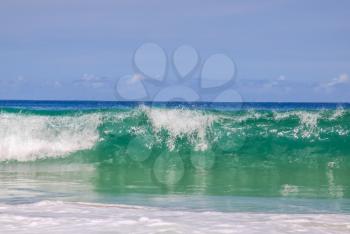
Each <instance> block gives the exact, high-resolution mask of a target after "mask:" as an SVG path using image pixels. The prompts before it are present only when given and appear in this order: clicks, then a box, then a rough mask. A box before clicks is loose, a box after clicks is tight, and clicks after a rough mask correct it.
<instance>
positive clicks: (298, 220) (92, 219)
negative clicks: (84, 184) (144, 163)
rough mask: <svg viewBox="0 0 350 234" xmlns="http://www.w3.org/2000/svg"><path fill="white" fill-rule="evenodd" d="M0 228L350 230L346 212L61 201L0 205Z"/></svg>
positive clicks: (4, 230) (38, 230)
mask: <svg viewBox="0 0 350 234" xmlns="http://www.w3.org/2000/svg"><path fill="white" fill-rule="evenodd" d="M0 232H1V233H23V232H25V233H74V232H75V233H82V232H84V233H315V234H316V233H317V234H319V233H349V232H350V215H349V214H279V213H272V214H270V213H253V212H251V213H249V212H238V213H229V212H214V211H203V212H200V211H191V210H173V209H171V210H169V209H164V208H154V207H153V208H150V207H143V206H129V205H118V204H115V205H106V204H99V203H79V202H62V201H41V202H37V203H31V204H20V205H7V204H0Z"/></svg>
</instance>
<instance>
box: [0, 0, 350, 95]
mask: <svg viewBox="0 0 350 234" xmlns="http://www.w3.org/2000/svg"><path fill="white" fill-rule="evenodd" d="M349 22H350V1H345V0H338V1H330V0H329V1H324V0H319V1H287V0H286V1H284V0H266V1H227V0H223V1H206V0H204V1H183V0H179V1H161V0H153V1H152V0H151V1H134V0H129V1H118V0H113V1H112V0H100V1H97V0H90V1H82V0H75V1H71V0H70V1H68V0H60V1H55V0H52V1H47V0H27V1H20V0H4V1H1V2H0V99H48V100H52V99H60V100H62V99H64V100H118V99H119V98H120V96H118V95H117V97H116V95H115V92H116V89H115V85H116V83H117V82H118V80H119V79H120V78H121V77H124V76H126V75H130V77H131V78H132V77H133V75H135V74H136V75H138V73H139V72H140V71H139V69H138V67H137V66H136V67H135V61H134V59H133V58H134V53H135V51H136V49H137V48H139V47H140V46H142V44H143V43H147V42H152V43H156V44H157V45H159V46H160V47H161V48H163V50H164V51H165V53H166V56H167V59H168V63H167V64H171V58H172V55H173V53H174V51H175V49H176V48H178V47H179V46H181V45H184V44H185V45H190V46H192V47H193V48H195V49H196V51H197V52H198V55H199V59H200V62H199V63H198V64H199V65H198V66H197V68H198V69H197V70H198V71H197V70H196V71H193V73H191V74H190V76H191V77H189V78H188V79H187V80H188V81H186V82H184V83H183V84H184V85H185V86H189V88H193V89H194V90H195V92H196V93H197V94H198V95H199V96H205V95H206V94H207V91H206V90H202V89H198V88H196V87H192V86H193V85H194V84H195V82H194V81H195V80H198V79H201V72H200V68H201V67H202V65H203V64H204V62H205V59H207V58H208V57H209V56H210V55H212V54H216V53H224V54H226V55H228V56H229V57H230V58H232V59H233V60H234V62H235V65H236V70H235V71H236V74H235V82H234V83H230V84H229V85H226V86H225V87H222V88H219V89H216V90H214V91H213V92H214V93H215V92H216V93H217V94H220V93H221V92H224V91H225V89H227V88H230V89H234V90H236V91H237V92H238V93H239V94H240V95H241V96H242V99H243V100H244V101H278V102H280V101H326V102H342V101H343V102H350V77H349V76H350V24H349ZM145 56H147V54H145ZM149 56H150V58H152V55H151V54H150V55H149ZM185 60H186V59H184V61H185ZM175 70H176V69H175ZM165 76H166V77H170V78H169V79H170V80H172V81H167V82H163V83H161V84H158V86H159V87H158V89H157V90H158V91H159V90H162V89H166V88H167V87H168V86H169V85H171V84H175V83H176V81H175V78H176V76H177V73H176V71H174V69H173V68H172V67H171V66H168V67H167V69H166V74H165ZM190 78H193V80H192V81H190ZM142 80H143V79H142ZM147 88H148V87H147ZM139 89H140V86H138V87H130V90H129V88H128V87H127V86H125V90H124V91H125V93H128V97H131V98H132V97H133V93H135V96H134V97H138V95H139V94H140V92H141V93H142V90H139ZM149 89H151V88H149ZM174 92H175V91H174ZM213 95H214V94H213ZM215 95H216V94H215ZM215 95H214V96H215ZM124 96H125V95H124ZM151 98H152V97H151Z"/></svg>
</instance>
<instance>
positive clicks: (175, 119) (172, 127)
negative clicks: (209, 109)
mask: <svg viewBox="0 0 350 234" xmlns="http://www.w3.org/2000/svg"><path fill="white" fill-rule="evenodd" d="M143 110H144V111H145V113H146V114H147V116H148V118H149V119H150V121H151V124H152V126H153V128H154V131H155V132H156V133H157V132H160V131H161V130H162V129H165V130H167V131H168V133H169V135H170V138H169V140H168V143H167V144H168V147H169V149H170V150H173V149H174V147H175V140H176V138H177V137H183V136H189V137H191V140H193V141H195V142H194V143H195V144H196V149H198V150H206V149H207V148H208V143H207V139H206V130H207V128H208V127H210V126H211V125H212V123H213V122H214V121H215V120H216V119H217V117H215V116H214V115H211V114H205V113H203V112H200V111H194V110H185V109H158V108H147V107H143Z"/></svg>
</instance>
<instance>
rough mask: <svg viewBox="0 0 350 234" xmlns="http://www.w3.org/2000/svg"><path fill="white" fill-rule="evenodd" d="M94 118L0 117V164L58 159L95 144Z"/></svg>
mask: <svg viewBox="0 0 350 234" xmlns="http://www.w3.org/2000/svg"><path fill="white" fill-rule="evenodd" d="M100 122H101V119H100V116H99V115H98V114H86V115H80V116H39V115H24V114H12V113H1V114H0V161H3V160H18V161H30V160H36V159H40V158H45V157H60V156H64V155H66V154H68V153H72V152H74V151H77V150H84V149H89V148H91V147H93V146H94V145H95V143H96V142H97V141H98V140H99V134H98V131H97V127H98V125H99V124H100Z"/></svg>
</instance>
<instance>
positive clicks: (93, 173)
mask: <svg viewBox="0 0 350 234" xmlns="http://www.w3.org/2000/svg"><path fill="white" fill-rule="evenodd" d="M0 106H1V112H0V179H1V190H0V191H1V193H0V203H1V204H3V209H7V208H6V207H7V206H10V207H12V206H15V207H16V209H19V210H21V208H23V207H25V208H23V209H30V208H28V207H27V206H29V207H31V205H30V204H33V207H32V208H33V209H34V210H35V209H38V212H39V211H40V209H49V208H50V207H51V206H55V204H52V203H50V202H58V201H59V202H68V204H69V205H67V204H66V203H64V204H65V205H66V206H67V207H68V208H69V209H73V208H72V207H70V205H71V203H70V202H73V203H74V204H76V202H80V203H81V202H84V203H89V204H90V203H91V204H95V205H96V204H99V205H101V204H115V205H127V206H142V207H153V208H157V209H165V210H167V211H169V212H170V213H171V212H178V211H184V212H209V211H210V212H222V213H220V215H221V214H222V215H224V214H225V215H227V213H226V212H229V213H230V214H232V215H234V214H237V213H241V214H252V215H253V216H252V220H254V217H255V216H254V214H261V213H263V214H267V213H268V214H270V215H271V218H272V219H273V217H274V215H276V214H289V215H292V216H291V217H294V216H293V215H300V214H303V215H308V214H324V215H326V216H325V217H326V219H325V220H326V221H327V219H328V218H329V220H331V221H329V220H328V221H329V222H331V223H333V222H334V221H335V220H333V219H332V217H333V216H327V215H328V214H332V215H344V217H347V215H348V214H349V212H350V199H349V198H350V179H349V178H350V144H349V143H350V110H349V106H348V105H347V104H315V103H314V104H302V103H299V104H297V103H290V104H273V103H246V104H243V105H240V104H237V103H236V104H227V103H221V104H211V103H202V104H195V103H192V104H185V103H167V104H165V103H156V104H154V103H153V104H152V103H143V104H142V103H114V102H21V101H17V102H14V101H8V102H6V101H2V102H0ZM43 202H44V203H43ZM45 202H46V203H45ZM38 204H39V205H38ZM65 205H63V207H66V206H65ZM95 205H94V206H95ZM18 206H19V207H18ZM38 206H39V208H38ZM4 207H5V208H4ZM68 208H67V209H68ZM9 209H10V208H9ZM74 209H75V208H74ZM118 209H119V208H118ZM118 212H120V211H118ZM157 214H158V213H157ZM196 214H199V213H196ZM201 214H202V213H201ZM21 215H23V214H21ZM191 215H193V214H192V213H191ZM220 215H219V216H218V217H221V216H220ZM249 217H250V216H249ZM269 217H270V216H269ZM311 217H313V216H311ZM342 217H343V216H342ZM344 217H343V218H344ZM158 218H159V217H158ZM255 218H256V217H255ZM308 218H310V217H307V218H306V219H308ZM1 220H2V219H1V217H0V222H1ZM349 220H350V219H349ZM326 221H325V222H326ZM281 222H282V221H281ZM282 223H283V222H282ZM341 225H343V226H341V227H342V228H345V229H344V230H348V229H347V228H350V224H349V226H347V225H348V224H347V223H342V224H341ZM316 226H317V225H316ZM261 227H262V226H261ZM317 227H318V226H317ZM262 228H263V227H262ZM125 230H126V229H125ZM262 230H263V229H262ZM315 230H318V229H315ZM326 230H328V229H327V228H326ZM342 230H343V229H341V231H342ZM207 231H208V230H207ZM328 231H330V229H329V230H328Z"/></svg>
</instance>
